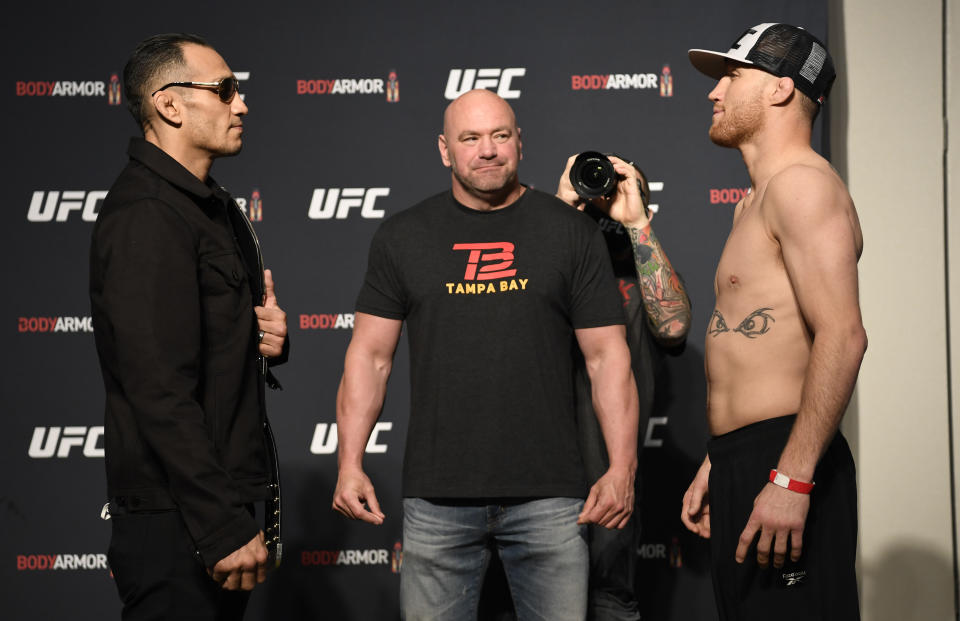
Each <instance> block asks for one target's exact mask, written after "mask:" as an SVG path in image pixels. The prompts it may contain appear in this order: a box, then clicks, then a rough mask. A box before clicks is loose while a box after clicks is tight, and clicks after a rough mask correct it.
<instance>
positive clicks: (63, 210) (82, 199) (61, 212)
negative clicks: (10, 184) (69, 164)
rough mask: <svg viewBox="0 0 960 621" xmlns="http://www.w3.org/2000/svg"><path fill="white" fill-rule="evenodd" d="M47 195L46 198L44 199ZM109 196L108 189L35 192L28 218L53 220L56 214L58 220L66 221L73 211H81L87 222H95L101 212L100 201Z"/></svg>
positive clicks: (30, 219) (39, 220) (33, 220)
mask: <svg viewBox="0 0 960 621" xmlns="http://www.w3.org/2000/svg"><path fill="white" fill-rule="evenodd" d="M44 195H46V200H44ZM106 196H107V191H106V190H98V191H96V192H86V191H84V190H75V191H74V190H71V191H67V192H63V196H62V197H61V193H60V192H58V191H56V190H54V191H52V192H42V191H40V192H34V193H33V197H32V198H31V199H30V208H29V209H28V210H27V220H28V221H30V222H51V221H52V220H53V218H54V216H56V218H57V222H66V221H67V218H68V217H70V212H71V211H80V212H81V214H80V217H81V218H82V219H83V220H84V221H85V222H94V221H95V220H96V219H97V214H98V213H99V212H100V205H99V204H98V203H100V201H102V200H103V199H104V198H106Z"/></svg>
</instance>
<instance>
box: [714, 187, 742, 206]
mask: <svg viewBox="0 0 960 621" xmlns="http://www.w3.org/2000/svg"><path fill="white" fill-rule="evenodd" d="M749 193H750V188H710V204H711V205H736V204H737V203H739V202H740V201H741V199H743V198H744V197H745V196H746V195H747V194H749Z"/></svg>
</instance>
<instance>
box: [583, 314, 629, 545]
mask: <svg viewBox="0 0 960 621" xmlns="http://www.w3.org/2000/svg"><path fill="white" fill-rule="evenodd" d="M575 333H576V336H577V342H578V343H579V345H580V350H581V351H582V352H583V358H584V360H585V361H586V367H587V374H588V375H589V376H590V384H591V386H592V397H593V408H594V410H595V411H596V413H597V420H598V421H599V423H600V429H601V431H602V432H603V439H604V443H605V444H606V447H607V454H608V456H609V458H610V467H609V468H608V470H607V472H606V473H604V475H603V476H602V477H600V478H599V479H598V480H597V482H596V483H594V484H593V486H592V487H591V488H590V494H589V495H588V496H587V500H586V502H585V503H584V506H583V511H582V512H581V513H580V516H579V518H578V520H577V521H578V523H579V524H591V523H592V524H599V525H600V526H603V527H606V528H623V527H624V526H626V524H627V522H628V521H629V519H630V515H631V514H632V513H633V501H634V498H633V496H634V487H633V485H634V477H635V475H636V471H637V418H638V408H639V405H638V400H637V384H636V382H635V381H634V379H633V371H632V370H631V368H630V351H629V349H627V342H626V333H625V329H624V327H623V326H622V325H612V326H602V327H599V328H581V329H577V330H576V331H575Z"/></svg>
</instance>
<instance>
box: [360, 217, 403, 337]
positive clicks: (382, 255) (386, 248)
mask: <svg viewBox="0 0 960 621" xmlns="http://www.w3.org/2000/svg"><path fill="white" fill-rule="evenodd" d="M388 222H389V221H388ZM386 224H387V223H384V225H381V226H380V228H379V229H378V230H377V232H376V234H375V235H374V236H373V241H372V242H371V243H370V253H369V256H368V258H367V273H366V275H365V276H364V278H363V286H362V287H361V289H360V294H359V295H358V296H357V305H356V310H357V311H358V312H361V313H368V314H370V315H377V316H378V317H384V318H386V319H401V320H402V319H404V318H405V317H406V315H407V295H406V292H405V290H404V287H403V282H402V280H401V278H400V273H401V272H400V269H399V268H398V266H397V256H396V254H397V253H396V245H395V243H393V242H392V241H391V235H390V234H389V231H388V230H387V229H386V228H385V225H386Z"/></svg>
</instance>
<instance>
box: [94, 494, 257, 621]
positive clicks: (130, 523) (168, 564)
mask: <svg viewBox="0 0 960 621" xmlns="http://www.w3.org/2000/svg"><path fill="white" fill-rule="evenodd" d="M110 521H111V524H112V528H113V533H112V537H111V539H110V548H109V550H108V551H107V559H108V561H109V563H110V570H111V572H112V573H113V578H114V581H115V582H116V584H117V591H118V592H119V594H120V599H121V600H122V601H123V614H122V619H123V621H144V620H147V619H197V620H200V619H203V620H209V621H214V620H216V621H228V620H230V621H235V620H238V619H241V618H242V617H243V612H244V610H245V609H246V607H247V600H248V599H249V597H250V593H249V591H226V590H224V589H223V588H221V587H220V585H219V584H217V583H216V582H214V581H213V578H211V577H210V575H209V574H208V573H207V569H206V568H205V567H204V566H203V564H202V563H201V561H200V559H199V557H198V556H197V554H196V551H195V548H194V545H193V541H192V540H191V539H190V535H189V534H188V533H187V528H186V526H185V525H184V523H183V519H182V518H181V517H180V512H179V511H176V510H174V511H163V512H153V513H122V514H120V515H114V516H113V517H112V518H111V520H110Z"/></svg>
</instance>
